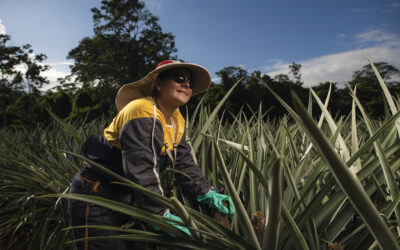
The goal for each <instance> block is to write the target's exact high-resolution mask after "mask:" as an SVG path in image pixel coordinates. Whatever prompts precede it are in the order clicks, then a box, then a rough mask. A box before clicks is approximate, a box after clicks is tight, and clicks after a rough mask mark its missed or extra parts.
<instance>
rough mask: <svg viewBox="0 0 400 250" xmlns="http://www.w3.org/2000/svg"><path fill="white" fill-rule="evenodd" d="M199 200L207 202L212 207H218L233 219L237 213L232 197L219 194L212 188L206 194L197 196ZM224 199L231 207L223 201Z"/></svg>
mask: <svg viewBox="0 0 400 250" xmlns="http://www.w3.org/2000/svg"><path fill="white" fill-rule="evenodd" d="M197 201H198V202H200V203H203V204H206V205H208V206H209V207H211V208H215V209H217V210H218V211H219V212H220V213H222V214H227V215H229V218H230V219H231V220H232V218H233V216H234V215H235V206H234V205H233V202H232V199H231V197H230V196H228V195H224V194H219V193H217V192H215V191H214V190H212V189H210V191H209V192H208V193H206V194H202V195H199V196H197ZM223 201H227V202H228V203H229V209H228V208H227V207H226V206H225V205H224V204H223V203H222V202H223Z"/></svg>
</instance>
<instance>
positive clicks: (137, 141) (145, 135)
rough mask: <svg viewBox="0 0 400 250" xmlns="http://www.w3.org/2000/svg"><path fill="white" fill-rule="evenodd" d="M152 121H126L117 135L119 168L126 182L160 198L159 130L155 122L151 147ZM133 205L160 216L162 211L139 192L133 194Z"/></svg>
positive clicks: (161, 132)
mask: <svg viewBox="0 0 400 250" xmlns="http://www.w3.org/2000/svg"><path fill="white" fill-rule="evenodd" d="M152 132H153V119H151V118H136V119H132V120H130V121H128V122H127V123H126V124H125V125H124V127H123V128H122V130H121V132H120V144H121V153H122V168H123V172H124V175H125V177H126V178H128V179H130V180H132V181H134V182H135V183H137V184H139V185H141V186H142V187H144V188H147V189H149V190H151V191H154V192H156V193H159V194H163V190H162V187H161V183H160V177H159V171H160V170H159V167H158V166H157V165H156V164H155V163H154V161H155V162H158V157H159V155H160V152H161V149H162V145H163V141H164V140H163V138H164V134H163V130H162V127H161V124H160V122H159V121H158V120H157V121H156V125H155V128H154V142H153V143H154V144H152ZM135 201H136V202H137V205H138V207H139V208H141V209H144V210H146V211H148V212H151V213H155V214H159V215H162V214H163V213H164V211H165V208H164V207H163V206H161V205H159V204H158V203H157V202H155V201H153V200H151V199H150V198H148V197H147V196H145V195H143V194H141V193H140V192H135Z"/></svg>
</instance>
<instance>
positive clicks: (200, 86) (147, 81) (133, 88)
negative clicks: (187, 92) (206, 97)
mask: <svg viewBox="0 0 400 250" xmlns="http://www.w3.org/2000/svg"><path fill="white" fill-rule="evenodd" d="M173 68H187V69H188V70H189V71H190V75H191V79H192V81H193V89H192V96H194V95H197V94H200V93H202V92H204V91H206V90H207V89H208V88H209V87H210V84H211V76H210V73H209V72H208V70H207V69H205V68H204V67H203V66H200V65H198V64H193V63H183V62H179V61H173V60H166V61H162V62H160V63H159V64H158V65H157V67H156V68H155V69H154V70H153V71H151V72H150V73H148V74H147V75H146V76H145V77H143V78H142V79H140V80H139V81H136V82H132V83H128V84H125V85H124V86H122V87H121V88H120V89H119V90H118V93H117V97H116V98H115V105H116V106H117V109H118V111H120V110H121V109H122V108H123V107H125V105H127V104H128V103H129V102H131V101H133V100H135V99H139V98H142V97H146V96H152V95H153V89H154V83H155V80H156V79H157V77H158V74H160V73H161V72H163V71H166V70H169V69H173Z"/></svg>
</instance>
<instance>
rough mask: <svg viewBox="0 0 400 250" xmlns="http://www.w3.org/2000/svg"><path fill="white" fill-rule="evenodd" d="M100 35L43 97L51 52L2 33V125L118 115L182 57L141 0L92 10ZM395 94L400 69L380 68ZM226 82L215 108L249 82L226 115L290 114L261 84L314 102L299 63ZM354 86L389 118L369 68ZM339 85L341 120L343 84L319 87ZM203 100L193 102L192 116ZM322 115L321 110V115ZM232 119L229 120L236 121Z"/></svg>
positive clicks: (239, 72)
mask: <svg viewBox="0 0 400 250" xmlns="http://www.w3.org/2000/svg"><path fill="white" fill-rule="evenodd" d="M91 11H92V13H93V25H94V28H93V30H94V36H93V37H85V38H83V39H82V40H81V41H80V42H79V44H78V46H77V47H75V48H73V49H72V50H71V51H70V52H69V53H68V56H67V58H68V59H72V60H73V61H74V63H73V65H72V66H71V75H69V76H67V77H65V78H62V79H59V80H58V84H57V86H56V87H54V88H52V89H51V90H48V91H46V93H41V92H40V91H39V88H40V87H42V86H43V84H48V83H49V81H48V80H47V79H46V78H45V77H42V76H41V73H43V72H45V71H46V70H48V69H49V66H47V65H45V64H44V61H45V60H46V56H45V55H44V54H37V55H35V53H34V51H33V49H32V47H31V46H30V45H29V44H25V45H22V46H9V45H8V42H9V40H10V39H11V38H10V36H8V35H0V74H1V75H0V113H1V116H0V117H1V119H2V121H1V123H0V124H1V125H0V126H2V127H18V126H20V125H24V126H36V125H37V124H42V123H48V122H49V121H50V120H51V117H50V116H49V114H48V111H47V110H50V111H51V112H53V113H55V114H56V115H57V116H59V117H60V118H63V119H74V120H76V119H79V120H86V121H91V120H93V119H96V118H99V117H104V116H105V117H107V118H111V117H113V116H114V115H115V114H116V112H117V111H116V108H115V105H114V98H115V95H116V93H117V91H118V89H119V87H121V86H122V84H125V83H129V82H132V81H135V80H138V79H140V78H142V77H143V76H145V75H146V74H147V73H148V72H150V71H151V70H152V69H154V67H155V66H156V65H157V63H158V62H160V61H162V60H166V59H174V60H179V58H178V57H177V51H178V50H177V48H176V47H175V42H174V35H173V34H172V33H166V32H163V31H162V29H161V26H160V25H159V24H158V18H157V17H156V16H154V15H152V14H151V13H150V12H149V10H148V9H146V7H145V4H144V3H142V2H140V1H138V0H103V1H102V2H101V6H100V8H92V9H91ZM375 65H376V66H377V68H378V70H379V72H380V74H381V75H382V77H383V79H384V80H385V81H386V84H387V85H388V87H389V89H390V91H391V92H392V94H393V95H398V93H399V90H400V83H399V82H398V81H392V79H393V77H395V76H396V75H399V70H398V69H397V68H395V67H394V66H392V65H389V64H387V63H385V62H377V63H375ZM216 75H217V76H219V77H220V79H221V80H220V83H218V84H217V83H212V86H211V87H210V89H209V91H208V92H207V94H206V96H205V98H204V100H203V102H204V104H205V105H206V106H209V107H210V108H212V107H214V106H216V105H217V103H218V102H219V101H220V100H221V98H222V97H223V96H224V95H225V93H226V92H227V91H228V90H229V89H230V88H231V87H232V86H233V85H234V84H235V83H236V82H237V81H238V80H240V79H241V81H240V83H239V85H238V86H237V87H236V89H235V90H234V91H233V93H232V95H231V96H230V98H229V99H228V101H227V103H226V105H225V106H226V111H228V113H230V114H237V113H238V112H239V111H240V110H244V111H245V112H246V113H248V114H251V112H253V111H254V110H258V108H259V105H260V104H261V105H262V108H263V110H264V111H268V115H269V116H270V117H279V116H282V115H283V114H284V113H285V111H284V109H283V107H281V105H280V104H279V103H278V102H277V100H276V99H275V98H274V97H273V96H272V94H271V93H270V92H269V91H268V90H267V88H266V87H265V86H264V85H263V84H261V83H260V79H261V80H262V81H263V82H264V83H266V84H268V85H269V86H270V87H271V88H272V89H273V90H274V91H275V92H276V93H277V94H279V96H281V97H282V98H283V99H284V100H285V101H287V102H288V103H291V100H290V95H289V92H290V90H291V89H292V90H295V91H296V92H297V93H298V95H299V96H300V97H301V98H302V99H303V101H304V103H306V102H307V101H308V89H307V88H304V87H303V85H304V84H303V81H302V78H301V65H300V64H297V63H292V64H291V65H289V68H288V73H287V74H279V75H277V76H275V77H273V78H272V77H270V76H268V75H265V74H262V73H261V72H260V71H253V72H248V71H247V70H245V69H243V68H241V67H234V66H228V67H225V68H223V69H221V70H220V71H218V72H216ZM349 84H350V86H352V87H354V86H356V85H357V96H358V98H359V99H360V100H361V101H362V102H363V104H364V105H365V106H366V109H367V111H368V112H369V113H370V114H371V116H373V117H375V118H379V116H381V115H382V113H383V109H382V107H384V105H385V102H384V101H383V97H382V94H381V91H380V89H379V87H378V82H377V79H376V77H375V75H374V73H373V71H372V69H371V68H370V67H369V65H366V66H364V67H363V68H361V69H359V70H357V71H355V72H354V74H353V77H352V79H351V80H349ZM330 85H332V94H331V101H330V104H329V109H330V110H331V112H332V113H334V114H337V115H346V114H348V112H349V110H350V108H351V100H352V98H351V96H350V95H349V92H348V91H347V90H346V89H345V88H338V87H337V83H329V82H323V83H320V84H319V85H318V86H315V87H313V89H314V90H315V91H316V92H317V94H319V95H320V97H321V98H325V96H326V94H327V92H328V89H329V86H330ZM201 98H202V96H196V97H194V98H192V100H191V101H190V102H189V103H188V105H187V108H188V110H189V113H191V111H193V110H194V108H195V106H196V105H197V103H198V101H199V100H200V99H201ZM315 112H317V110H315ZM228 117H229V116H228Z"/></svg>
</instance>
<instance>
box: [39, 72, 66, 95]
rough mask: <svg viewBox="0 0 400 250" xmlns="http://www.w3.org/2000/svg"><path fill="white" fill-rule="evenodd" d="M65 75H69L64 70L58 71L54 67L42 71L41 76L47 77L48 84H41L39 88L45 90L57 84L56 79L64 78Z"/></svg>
mask: <svg viewBox="0 0 400 250" xmlns="http://www.w3.org/2000/svg"><path fill="white" fill-rule="evenodd" d="M67 75H69V73H67V72H65V71H60V70H57V69H54V68H50V69H49V70H47V71H45V72H43V73H42V76H44V77H47V80H49V84H45V85H43V86H42V88H40V90H41V91H46V90H49V89H51V88H53V87H55V86H57V85H58V82H57V79H58V78H64V77H66V76H67Z"/></svg>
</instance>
